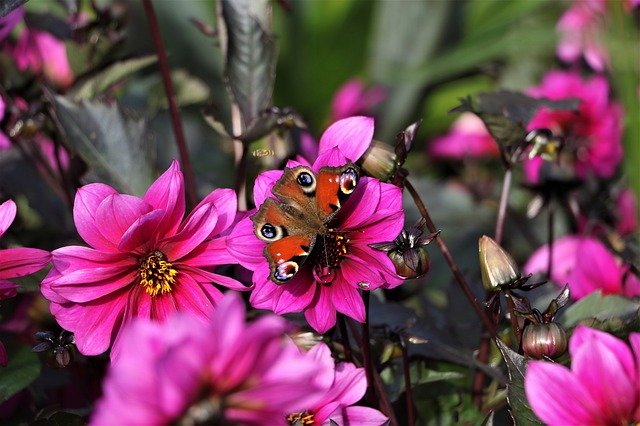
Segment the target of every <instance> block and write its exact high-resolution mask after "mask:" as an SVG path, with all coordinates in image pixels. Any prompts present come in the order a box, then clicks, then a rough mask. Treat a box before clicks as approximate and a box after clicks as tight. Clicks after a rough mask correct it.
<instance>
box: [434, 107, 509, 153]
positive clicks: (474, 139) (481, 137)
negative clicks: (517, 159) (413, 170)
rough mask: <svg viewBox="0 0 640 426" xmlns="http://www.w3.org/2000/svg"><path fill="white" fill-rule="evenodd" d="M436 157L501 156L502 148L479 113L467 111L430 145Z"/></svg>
mask: <svg viewBox="0 0 640 426" xmlns="http://www.w3.org/2000/svg"><path fill="white" fill-rule="evenodd" d="M427 149H428V153H429V155H430V156H431V157H433V158H436V159H453V160H462V159H464V158H487V157H489V158H491V157H495V158H497V157H499V156H500V149H499V148H498V144H497V143H496V142H495V141H494V140H493V137H491V134H490V133H489V131H488V130H487V128H486V127H485V125H484V123H483V122H482V120H481V119H480V117H478V116H477V115H475V114H473V113H470V112H465V113H463V114H461V115H460V117H458V118H457V119H456V121H455V122H454V123H453V125H452V126H451V130H450V131H449V133H447V134H446V135H443V136H440V137H437V138H435V139H433V140H432V141H431V143H430V144H429V146H428V148H427Z"/></svg>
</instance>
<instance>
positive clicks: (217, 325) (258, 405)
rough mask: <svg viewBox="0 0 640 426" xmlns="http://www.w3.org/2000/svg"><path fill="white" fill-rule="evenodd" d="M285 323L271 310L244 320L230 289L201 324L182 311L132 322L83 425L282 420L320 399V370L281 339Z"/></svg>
mask: <svg viewBox="0 0 640 426" xmlns="http://www.w3.org/2000/svg"><path fill="white" fill-rule="evenodd" d="M288 328H289V327H288V325H287V323H286V322H285V320H284V319H283V318H279V317H276V316H275V315H269V316H265V317H262V318H260V319H258V320H256V321H255V322H253V323H251V324H247V323H246V320H245V311H244V306H243V304H242V301H241V299H240V298H239V297H238V296H237V295H235V294H229V295H227V296H226V297H225V298H224V299H223V300H222V301H221V303H220V306H219V307H218V309H217V310H216V312H215V314H214V315H213V317H212V319H211V321H209V322H207V323H206V324H204V325H203V324H202V323H201V322H199V321H197V320H195V319H194V318H192V317H187V316H182V315H177V316H173V317H172V318H170V319H169V320H168V321H167V322H166V323H164V324H158V323H153V322H150V321H148V320H137V321H136V322H134V323H133V324H132V325H131V326H130V327H129V328H127V329H126V330H124V331H123V333H122V335H123V337H122V344H123V349H122V354H121V357H120V358H119V359H118V361H117V362H116V363H113V364H112V365H111V368H110V370H109V372H108V374H107V378H106V380H105V382H104V395H103V397H102V399H101V400H100V401H98V403H97V406H96V411H95V413H94V415H93V417H92V419H91V422H90V423H91V424H92V425H114V424H127V425H149V424H179V423H180V420H185V423H189V422H188V421H190V422H191V423H192V424H196V423H202V424H243V425H283V424H286V420H285V419H286V415H287V413H291V412H296V411H299V410H301V409H304V407H308V406H312V405H313V404H315V403H316V401H317V400H319V399H320V397H321V396H322V392H323V390H324V389H322V388H320V387H319V386H318V385H317V384H316V382H315V381H314V380H313V379H314V377H315V376H316V375H320V374H323V375H326V374H327V373H326V372H324V371H323V370H322V369H320V367H324V366H318V365H317V364H316V362H315V361H314V359H312V358H311V357H307V356H304V355H303V354H301V353H300V351H299V349H298V348H297V347H296V346H295V344H294V343H293V342H292V341H291V340H290V339H288V338H286V337H285V336H284V333H285V331H287V330H288ZM187 420H188V421H187Z"/></svg>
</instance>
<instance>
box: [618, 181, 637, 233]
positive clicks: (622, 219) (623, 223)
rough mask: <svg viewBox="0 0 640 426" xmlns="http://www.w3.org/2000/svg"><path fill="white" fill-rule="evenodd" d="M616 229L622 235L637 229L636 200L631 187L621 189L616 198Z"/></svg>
mask: <svg viewBox="0 0 640 426" xmlns="http://www.w3.org/2000/svg"><path fill="white" fill-rule="evenodd" d="M616 212H617V219H618V220H617V222H616V229H617V230H618V233H619V234H620V235H622V236H625V235H629V234H633V233H634V232H636V230H637V229H638V202H637V200H636V196H635V195H634V193H633V190H631V189H628V188H627V189H623V190H622V191H620V193H619V194H618V198H617V199H616Z"/></svg>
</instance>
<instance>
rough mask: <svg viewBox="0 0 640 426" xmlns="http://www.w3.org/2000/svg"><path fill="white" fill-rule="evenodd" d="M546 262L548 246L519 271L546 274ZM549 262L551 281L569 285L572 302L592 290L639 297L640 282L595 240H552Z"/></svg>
mask: <svg viewBox="0 0 640 426" xmlns="http://www.w3.org/2000/svg"><path fill="white" fill-rule="evenodd" d="M548 259H549V247H548V245H544V246H542V247H540V248H539V249H538V250H536V251H535V252H534V253H533V255H531V257H530V258H529V260H528V261H527V263H526V264H525V266H524V268H523V270H524V272H525V273H526V274H529V273H536V272H542V273H546V271H547V265H548V262H549V260H548ZM552 262H553V263H552V267H553V271H552V274H551V279H552V280H553V281H554V282H555V283H557V284H559V285H562V286H563V285H564V284H566V283H569V288H570V289H571V297H572V298H573V299H575V300H577V299H581V298H583V297H585V296H588V295H589V294H591V293H593V292H594V291H596V290H600V291H602V293H603V294H621V295H624V296H628V297H633V296H640V280H639V279H638V278H637V277H636V276H635V275H634V274H632V273H628V269H629V268H628V266H625V265H623V264H621V263H620V261H619V260H618V259H616V257H615V256H614V255H613V254H612V253H611V252H610V251H609V250H607V248H606V247H605V246H604V245H603V244H602V243H601V242H600V241H598V240H597V239H595V238H592V237H586V236H574V235H569V236H565V237H562V238H560V239H558V240H556V241H554V243H553V259H552Z"/></svg>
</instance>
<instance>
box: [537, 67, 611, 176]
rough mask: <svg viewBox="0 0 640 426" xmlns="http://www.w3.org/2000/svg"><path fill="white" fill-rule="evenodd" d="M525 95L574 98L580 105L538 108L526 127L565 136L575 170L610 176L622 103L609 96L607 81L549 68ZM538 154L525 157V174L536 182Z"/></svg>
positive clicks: (585, 174)
mask: <svg viewBox="0 0 640 426" xmlns="http://www.w3.org/2000/svg"><path fill="white" fill-rule="evenodd" d="M529 95H531V96H534V97H546V98H549V99H553V100H560V99H569V98H578V99H580V101H581V102H580V109H579V111H578V113H577V114H576V113H575V112H572V111H550V110H548V109H546V108H542V109H541V110H540V111H539V112H538V113H537V114H536V115H535V117H534V118H533V119H532V120H531V122H529V125H528V128H529V129H531V130H532V129H540V128H547V129H550V130H551V131H552V132H554V134H557V135H561V136H563V137H564V138H565V141H566V146H565V148H564V151H565V152H568V153H569V154H570V155H571V164H572V166H573V168H574V170H575V172H576V174H577V175H578V176H579V177H581V178H584V177H586V176H588V175H595V176H597V177H600V178H610V177H611V176H613V174H614V173H615V171H616V168H617V167H618V164H620V161H621V160H622V107H621V106H620V105H618V104H617V103H615V102H612V101H610V100H609V84H608V83H607V80H606V79H605V78H604V77H603V76H595V77H592V78H591V79H589V80H583V79H582V77H580V75H579V74H578V73H574V72H564V71H552V72H549V73H547V74H546V75H545V76H544V78H543V80H542V84H541V85H540V86H538V87H533V88H531V89H530V90H529ZM542 161H543V160H542V159H541V158H534V159H533V160H528V161H525V163H524V172H525V177H526V178H527V180H529V181H530V182H537V181H538V175H539V172H540V166H541V165H542Z"/></svg>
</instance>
